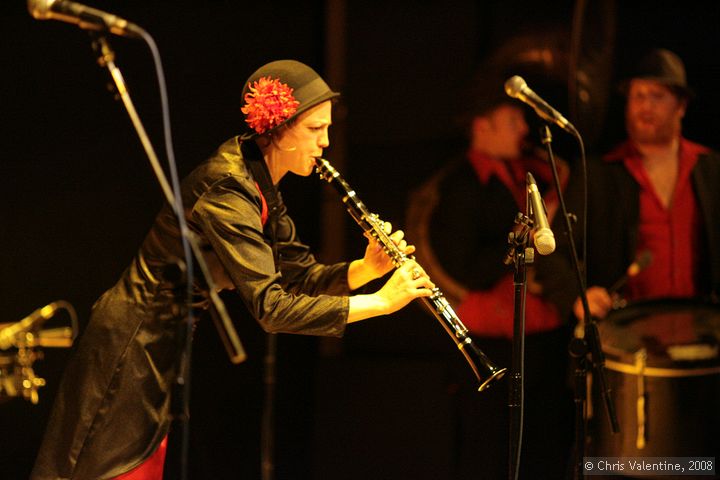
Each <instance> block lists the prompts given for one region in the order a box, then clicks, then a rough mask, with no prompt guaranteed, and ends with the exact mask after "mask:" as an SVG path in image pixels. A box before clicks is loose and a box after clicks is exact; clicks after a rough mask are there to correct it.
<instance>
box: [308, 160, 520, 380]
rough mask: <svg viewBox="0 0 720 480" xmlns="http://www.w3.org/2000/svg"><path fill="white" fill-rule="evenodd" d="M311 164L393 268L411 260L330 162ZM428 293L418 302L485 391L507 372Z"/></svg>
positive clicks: (436, 293)
mask: <svg viewBox="0 0 720 480" xmlns="http://www.w3.org/2000/svg"><path fill="white" fill-rule="evenodd" d="M315 163H316V170H317V173H318V174H319V175H320V178H321V179H323V180H326V181H327V182H328V183H330V184H331V185H332V186H333V187H334V188H335V190H337V192H338V193H339V194H340V196H341V197H342V202H343V203H344V204H345V208H346V209H347V211H348V213H349V214H350V216H351V217H352V218H353V219H354V220H355V222H357V224H358V225H360V227H361V228H362V229H363V231H365V232H366V233H369V234H370V235H371V236H372V237H373V238H374V239H375V240H376V241H377V242H378V243H379V244H380V246H381V247H382V249H383V250H384V251H385V253H387V255H388V256H389V257H390V259H391V260H392V262H393V264H394V265H395V268H398V267H400V266H401V265H402V264H404V263H405V262H407V261H408V260H410V259H413V260H414V258H412V257H409V256H407V255H405V253H404V252H403V251H401V250H400V249H399V248H398V246H397V245H396V244H395V242H393V241H392V239H391V238H390V236H389V235H388V234H387V233H385V230H384V229H383V223H384V222H383V221H382V220H381V219H380V218H379V217H378V215H377V214H374V213H370V212H369V211H368V209H367V208H366V207H365V204H364V203H363V202H362V200H360V198H358V196H357V194H356V193H355V191H354V190H353V189H352V188H350V185H348V184H347V182H345V180H344V179H343V178H342V177H341V176H340V174H339V173H338V171H337V170H335V168H334V167H333V166H332V165H330V162H328V161H327V160H325V159H324V158H320V157H316V158H315ZM432 292H433V293H432V296H430V297H423V298H421V299H420V300H422V302H423V304H424V305H425V307H426V308H427V310H429V311H430V313H432V314H433V316H435V318H437V320H438V321H439V322H440V324H441V325H442V326H443V328H444V329H445V331H446V332H447V334H448V335H450V337H451V338H452V339H453V341H454V342H455V345H456V346H457V347H458V349H459V350H460V352H462V354H463V356H464V357H465V359H466V360H467V362H468V364H469V365H470V367H471V368H472V371H473V373H474V374H475V376H476V377H477V380H478V382H480V387H479V388H478V391H483V390H485V389H486V388H487V387H489V386H490V385H491V384H492V383H493V382H495V381H496V380H499V379H500V378H502V377H503V375H505V372H506V370H507V369H506V368H498V367H497V366H495V365H494V364H493V362H492V361H490V359H489V358H488V357H487V355H485V353H483V351H482V350H480V349H479V348H478V347H477V346H475V344H474V343H473V341H472V339H471V338H470V337H469V336H468V329H467V327H465V325H463V323H462V321H460V318H459V317H458V316H457V314H456V313H455V310H453V308H452V306H451V305H450V304H449V303H448V301H447V300H446V299H445V296H444V295H443V293H442V292H441V291H440V289H439V288H437V287H436V288H434V289H433V290H432Z"/></svg>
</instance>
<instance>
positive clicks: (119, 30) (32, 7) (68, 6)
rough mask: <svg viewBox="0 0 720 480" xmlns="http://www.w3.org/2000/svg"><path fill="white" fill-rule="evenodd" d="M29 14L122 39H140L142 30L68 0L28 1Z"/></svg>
mask: <svg viewBox="0 0 720 480" xmlns="http://www.w3.org/2000/svg"><path fill="white" fill-rule="evenodd" d="M27 7H28V12H30V15H32V16H33V17H35V18H36V19H38V20H51V19H52V20H60V21H62V22H68V23H74V24H77V25H78V26H79V27H80V28H83V29H85V30H101V31H104V30H107V31H109V32H111V33H114V34H115V35H120V36H122V37H132V38H140V37H141V36H142V34H141V33H142V28H140V27H139V26H137V25H135V24H134V23H130V22H128V21H127V20H125V19H123V18H120V17H118V16H115V15H112V14H110V13H107V12H103V11H102V10H97V9H95V8H91V7H88V6H85V5H82V4H80V3H76V2H70V1H67V0H28V2H27Z"/></svg>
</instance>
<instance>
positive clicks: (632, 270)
mask: <svg viewBox="0 0 720 480" xmlns="http://www.w3.org/2000/svg"><path fill="white" fill-rule="evenodd" d="M652 260H653V258H652V252H650V250H643V251H642V252H640V253H638V254H637V256H636V257H635V261H634V262H633V263H631V264H630V266H629V267H628V269H627V270H626V271H625V274H624V275H623V276H622V277H620V278H619V279H618V281H617V282H615V283H614V284H613V286H612V287H610V288H608V294H610V295H612V294H613V293H615V292H617V291H618V290H620V289H621V288H622V287H623V286H624V285H625V283H627V281H628V280H630V279H631V278H632V277H634V276H636V275H637V274H638V273H640V272H642V271H643V270H645V269H646V268H647V267H648V266H650V264H651V263H652Z"/></svg>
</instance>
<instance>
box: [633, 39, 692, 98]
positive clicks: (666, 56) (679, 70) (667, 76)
mask: <svg viewBox="0 0 720 480" xmlns="http://www.w3.org/2000/svg"><path fill="white" fill-rule="evenodd" d="M633 79H642V80H652V81H655V82H658V83H661V84H663V85H665V86H667V87H669V88H671V89H672V90H673V91H675V93H677V94H678V95H679V96H681V97H684V98H686V99H689V98H692V97H693V96H694V93H693V91H692V89H690V87H688V84H687V76H686V74H685V65H684V64H683V61H682V60H681V59H680V57H678V56H677V55H676V54H674V53H673V52H671V51H670V50H666V49H664V48H657V49H654V50H651V51H650V52H648V53H647V54H646V55H645V56H644V57H643V58H642V59H641V60H640V62H639V63H638V64H637V66H636V68H635V70H634V71H633V73H632V75H631V76H630V77H629V78H627V79H625V80H624V81H623V82H622V83H621V84H620V91H621V92H622V93H624V94H627V91H628V88H629V86H630V81H631V80H633Z"/></svg>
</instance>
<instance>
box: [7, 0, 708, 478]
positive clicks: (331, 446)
mask: <svg viewBox="0 0 720 480" xmlns="http://www.w3.org/2000/svg"><path fill="white" fill-rule="evenodd" d="M598 3H602V4H603V5H604V7H598ZM583 5H585V6H586V7H587V8H589V9H591V10H592V9H595V8H597V9H598V10H597V11H595V13H594V14H592V15H589V16H588V19H587V20H586V22H585V23H584V24H583V28H582V29H580V30H578V27H577V25H578V23H576V22H573V15H574V13H575V12H576V11H577V8H579V6H583ZM608 5H609V6H610V7H608ZM613 5H614V3H613V2H596V3H593V2H577V3H576V2H572V1H560V2H540V1H531V0H522V1H515V2H507V3H506V2H502V3H501V2H483V1H470V0H464V1H457V2H446V1H444V2H441V1H435V0H433V1H430V0H420V1H417V0H416V1H409V0H403V1H398V2H380V1H377V0H369V1H362V2H360V1H357V2H351V1H347V2H344V3H341V2H333V1H330V0H328V2H322V1H310V2H273V1H265V2H237V1H231V0H225V1H221V0H205V1H203V2H190V1H184V0H183V1H174V2H160V1H140V0H133V1H107V2H94V4H93V6H95V7H97V8H101V9H104V10H106V11H111V12H113V13H115V14H118V15H120V16H122V17H124V18H128V19H130V20H132V21H133V22H135V23H137V24H139V25H141V26H143V27H144V28H145V29H146V30H147V31H149V32H150V33H151V34H152V35H153V37H154V38H155V40H156V42H157V44H158V47H159V49H160V52H161V55H162V59H163V63H164V67H165V75H166V79H167V85H168V89H169V98H170V110H171V117H172V126H173V137H174V146H175V152H176V158H177V162H178V167H179V169H180V171H181V173H186V172H188V171H189V170H190V169H191V168H192V167H193V166H194V165H196V164H197V163H199V162H200V161H201V160H202V159H203V158H204V157H206V156H207V155H208V154H209V153H211V151H212V150H213V149H214V148H215V147H216V146H217V145H219V144H220V143H221V142H222V141H224V140H225V139H226V138H228V137H230V136H232V135H234V134H236V133H237V131H238V129H239V124H240V121H241V119H240V113H239V106H240V92H241V90H242V83H243V81H244V80H245V79H246V78H247V76H248V75H249V74H250V73H252V71H253V70H255V68H257V67H258V66H260V65H262V64H263V63H266V62H267V61H270V60H274V59H279V58H295V59H298V60H301V61H304V62H306V63H308V64H310V65H312V66H313V67H315V68H316V69H317V70H318V71H319V72H321V73H322V72H338V71H339V72H341V73H340V74H339V75H338V74H333V75H329V76H328V78H329V79H330V83H331V85H332V86H333V87H334V88H335V89H337V90H340V91H342V92H343V100H342V103H341V104H340V105H338V107H337V108H336V110H335V123H336V126H335V127H334V130H335V132H336V135H338V137H337V138H335V139H334V141H335V146H334V147H332V148H330V149H329V150H328V152H327V153H326V156H327V158H329V159H331V160H333V158H337V159H338V162H341V163H340V164H341V165H342V166H343V168H342V171H343V173H344V176H345V177H346V179H347V180H348V181H349V182H350V183H351V185H352V186H353V187H354V188H355V189H356V191H357V192H358V193H359V194H360V196H361V198H362V199H363V200H364V201H365V203H366V204H368V205H369V206H370V208H371V209H372V210H374V211H377V212H378V213H381V214H382V216H383V217H384V218H385V219H387V220H391V221H392V222H393V223H395V224H396V225H402V223H403V217H404V212H405V208H406V205H407V202H408V195H409V192H411V191H412V189H413V188H414V187H415V186H417V185H419V184H420V183H421V182H422V180H423V179H425V178H426V177H427V176H428V175H429V174H430V172H432V171H433V170H434V169H435V168H437V167H438V166H439V165H441V164H442V162H443V160H444V159H445V158H447V157H449V156H450V155H452V153H454V152H455V151H456V150H457V149H459V148H462V141H461V136H460V135H459V134H458V132H459V130H458V127H457V124H456V122H455V115H454V114H455V113H456V112H457V111H458V110H459V109H460V108H461V107H462V102H463V99H464V97H463V96H462V95H461V92H462V91H463V87H464V86H465V85H466V84H467V81H468V79H469V78H470V77H471V75H472V73H473V71H474V70H475V69H476V68H477V66H478V65H479V64H480V63H481V61H483V59H485V58H486V57H488V56H489V55H491V54H492V53H493V52H494V51H496V49H498V48H499V47H501V46H502V45H504V44H505V42H506V41H507V40H508V39H510V38H511V37H516V36H526V37H530V38H534V39H536V40H537V42H536V45H537V46H543V45H549V47H548V48H549V50H550V51H551V52H553V55H554V57H553V58H555V59H556V60H557V61H556V62H555V63H553V65H552V66H551V67H549V68H547V69H545V70H543V71H541V72H540V74H539V75H537V76H536V77H532V78H534V79H535V78H537V79H538V82H537V83H533V84H531V87H533V88H534V90H535V91H536V92H538V93H539V94H540V95H543V96H545V97H546V98H547V99H548V100H550V101H551V103H553V104H554V105H555V106H557V107H558V109H560V110H562V111H565V112H570V114H569V115H570V118H571V120H572V121H573V122H575V123H576V125H578V126H579V127H580V131H581V133H583V135H584V136H585V137H586V139H587V140H588V147H590V149H591V150H604V149H606V148H608V147H609V146H610V145H611V144H612V143H614V142H615V141H617V140H619V139H620V137H621V135H622V110H621V108H622V103H621V99H620V98H619V97H618V96H617V95H616V94H615V93H614V85H615V84H616V81H617V79H619V78H622V76H623V74H624V72H626V71H627V70H628V68H630V67H631V66H632V65H633V63H634V62H635V61H636V60H637V58H638V56H639V55H641V53H642V52H643V51H645V50H646V49H648V48H650V47H655V46H662V47H666V48H670V49H672V50H674V51H676V52H677V53H678V54H680V56H681V57H683V59H684V60H685V62H686V66H687V70H688V77H689V82H690V84H691V85H692V86H693V88H694V89H695V91H696V93H697V100H696V101H695V102H694V103H692V104H691V106H690V109H689V111H688V115H687V120H686V122H685V131H686V135H687V136H688V137H689V138H690V139H692V140H696V141H700V142H703V143H705V144H708V145H710V146H712V147H719V146H720V141H719V140H718V133H720V119H719V118H718V116H717V115H716V111H717V108H718V106H720V99H719V98H718V95H719V94H718V89H717V88H716V83H717V80H718V77H719V75H718V72H720V57H718V56H717V54H716V53H717V51H718V47H720V39H719V38H718V35H717V34H716V28H717V25H718V24H720V11H719V10H720V6H718V5H716V4H715V3H711V2H680V1H669V2H656V1H655V2H651V1H633V2H618V5H617V6H615V8H612V6H613ZM331 7H333V8H331ZM337 7H344V15H341V16H340V17H338V16H334V15H329V12H333V11H335V10H334V8H337ZM593 11H594V10H593ZM337 32H340V33H341V35H340V36H338V33H337ZM573 32H574V33H575V34H578V33H579V34H580V35H579V38H580V41H579V43H577V42H576V43H575V44H574V45H578V44H579V45H582V46H583V49H582V51H583V52H584V53H583V54H581V55H580V57H575V58H580V63H581V64H584V65H586V66H588V70H589V71H592V68H593V65H598V64H601V66H602V69H601V73H602V74H597V75H593V76H592V79H593V81H591V82H590V84H589V85H590V88H591V90H590V93H591V95H590V104H589V106H588V105H586V106H585V107H583V108H576V107H573V105H575V102H576V97H571V96H569V95H568V91H569V89H568V85H572V84H569V82H570V79H571V78H573V77H572V76H571V74H570V72H571V69H570V68H569V67H570V66H571V64H572V62H571V61H569V60H568V58H570V59H572V55H571V54H570V52H571V51H572V48H571V47H572V45H573V41H572V40H573V38H578V37H573V36H572V34H573ZM598 32H603V33H602V34H599V33H598ZM608 32H609V33H608ZM608 35H609V36H608ZM548 38H550V40H547V39H548ZM598 39H609V40H610V41H607V42H605V41H602V42H598ZM110 41H111V44H112V46H113V47H114V49H115V51H116V53H117V57H116V63H117V65H118V66H119V67H120V68H121V69H122V72H123V74H124V76H125V79H126V81H127V83H128V85H129V88H130V93H131V95H132V97H133V99H134V101H135V104H136V107H137V109H138V111H139V113H140V115H141V117H142V118H143V121H144V122H145V125H146V128H147V130H148V132H149V134H150V136H151V138H152V140H153V144H154V145H155V148H156V149H157V151H158V154H159V156H160V157H161V159H164V158H165V155H164V148H163V146H162V145H163V142H162V139H161V136H160V135H161V127H160V119H161V117H160V106H159V99H158V88H157V80H156V77H155V75H154V71H153V66H152V63H151V57H150V54H149V52H148V49H147V48H146V47H145V46H144V45H143V44H142V43H141V42H137V41H131V40H127V39H123V38H117V37H113V38H111V39H110ZM598 43H599V44H598ZM333 49H334V50H333ZM338 49H339V51H340V54H339V56H338ZM331 51H334V52H335V54H334V55H333V54H331V53H329V52H331ZM338 58H340V60H338ZM603 62H607V66H605V64H604V63H603ZM0 65H1V66H2V74H1V75H0V115H1V121H0V152H1V153H0V181H1V182H2V189H1V190H0V215H1V216H0V252H2V256H1V257H0V258H1V259H2V262H1V265H2V268H0V287H1V288H0V312H2V313H1V314H0V323H1V322H14V321H17V320H19V319H21V318H23V317H24V316H25V315H27V314H29V313H30V312H32V311H33V310H34V309H36V308H38V307H41V306H43V305H45V304H46V303H49V302H50V301H53V300H56V299H65V300H68V301H70V302H71V303H72V304H73V305H74V306H75V308H76V309H77V311H78V315H79V317H80V320H81V323H84V321H86V320H87V318H88V315H89V310H90V307H91V305H92V303H93V302H94V300H95V299H96V298H97V297H98V296H99V295H100V294H101V293H102V292H103V291H104V290H106V289H107V288H109V287H110V286H111V285H112V284H113V283H114V281H115V280H116V279H117V278H118V276H119V275H120V273H121V272H122V270H123V269H124V267H125V266H126V265H127V264H128V263H129V262H130V259H131V258H132V256H133V254H134V253H135V251H136V249H137V247H138V245H139V243H140V242H141V241H142V238H143V236H144V234H145V232H146V230H147V229H148V226H149V225H150V223H151V222H152V219H153V217H154V215H155V213H156V212H157V210H158V209H159V207H160V204H161V195H160V191H159V188H158V187H157V183H156V181H155V179H154V177H153V174H152V171H151V170H150V168H149V164H148V162H147V160H146V157H145V155H144V152H143V150H142V148H141V145H140V143H139V141H138V140H137V137H136V135H135V133H134V130H133V129H132V126H131V124H130V121H129V120H128V118H127V115H126V113H125V111H124V109H123V108H122V105H121V104H120V103H119V102H116V101H115V100H114V99H113V94H112V93H111V92H109V91H108V90H107V89H106V85H107V84H108V81H109V78H108V75H107V72H106V71H105V70H103V69H101V68H100V67H99V66H98V65H97V63H96V61H95V58H94V55H93V52H92V50H91V48H90V42H89V39H88V36H87V34H85V33H84V32H82V31H80V30H79V29H77V28H76V27H74V26H71V25H68V24H65V23H60V22H55V21H47V22H39V21H36V20H33V19H32V18H31V17H30V16H29V15H28V14H27V12H26V8H25V2H21V1H14V0H12V1H10V0H6V1H4V2H2V6H0ZM605 76H606V77H607V78H608V81H603V78H604V77H605ZM333 78H335V79H336V80H337V82H336V83H333V82H332V79H333ZM570 91H572V89H570ZM603 105H605V106H607V114H605V112H604V110H603V108H602V106H603ZM573 113H574V115H572V114H573ZM340 132H342V133H343V135H342V136H341V135H340V134H339V133H340ZM562 137H563V134H562V133H561V132H556V138H557V142H558V148H559V149H560V151H561V152H562V153H563V154H564V155H565V156H566V157H567V158H569V159H570V160H572V159H573V156H574V155H576V149H575V147H574V145H573V144H571V143H570V144H567V143H565V142H567V141H566V140H565V139H563V138H562ZM334 155H336V157H334ZM282 190H283V194H284V196H285V200H286V202H287V203H288V205H289V208H290V212H291V214H292V215H293V217H294V218H295V219H296V222H297V223H298V226H299V229H300V232H301V235H302V237H303V238H304V240H305V241H306V242H308V243H309V244H310V245H312V246H314V247H316V248H317V249H318V250H322V252H327V251H329V250H332V245H329V243H333V242H336V243H337V244H339V245H342V246H343V248H344V249H345V251H346V252H347V255H348V256H349V257H351V258H355V257H359V256H360V255H361V254H362V249H363V240H362V236H361V235H360V232H359V230H357V228H356V227H355V226H354V225H350V224H349V223H348V224H346V225H345V226H343V225H338V224H337V222H334V223H332V224H327V223H324V222H323V216H322V214H321V212H322V211H323V210H322V209H323V207H324V205H325V204H324V202H323V198H324V197H323V192H324V187H322V186H321V184H320V182H319V181H318V180H317V179H316V178H312V179H296V178H292V179H291V178H288V179H286V180H284V181H283V184H282ZM321 231H325V232H326V236H325V237H323V236H321V234H320V232H321ZM327 232H329V233H327ZM327 256H328V257H330V256H332V255H331V254H327ZM320 257H321V258H323V253H321V254H320ZM227 301H228V304H229V306H230V308H231V310H232V311H234V312H235V313H236V314H237V318H242V316H241V315H240V313H238V312H237V311H238V310H239V305H237V304H236V300H235V299H233V298H228V299H227ZM61 317H62V315H58V319H56V320H54V321H61V320H62V318H61ZM238 328H239V330H240V333H241V336H242V339H243V342H244V344H245V345H246V348H247V349H248V351H249V353H250V359H249V360H248V362H246V363H245V364H243V365H240V366H231V365H230V364H229V362H228V361H227V360H226V358H225V354H224V352H223V351H222V349H221V347H220V344H219V342H218V340H217V338H216V334H215V332H214V330H213V329H212V326H211V324H210V322H201V325H200V327H199V328H198V332H197V340H196V355H195V361H196V365H195V367H196V368H195V372H196V375H195V379H196V381H195V390H194V393H193V401H194V402H195V403H194V405H197V406H198V408H196V410H197V412H196V413H193V424H194V425H196V429H197V431H198V433H197V436H196V437H194V438H196V440H194V442H195V443H194V444H193V451H192V452H193V455H192V460H191V463H192V464H193V469H194V470H193V471H194V474H195V475H194V478H257V472H258V462H259V461H258V448H259V447H258V443H259V441H258V433H257V432H258V425H257V422H258V418H259V411H260V410H259V408H260V402H261V395H260V393H261V387H260V363H261V360H262V352H263V341H264V340H263V336H262V333H261V332H260V331H259V328H258V327H257V326H256V325H255V324H254V323H253V322H250V321H246V320H239V321H238ZM452 347H453V346H452V342H450V341H449V339H447V338H445V334H444V333H443V332H442V330H441V329H440V328H439V326H438V325H436V323H435V321H434V320H433V319H432V318H431V317H430V316H427V315H425V314H423V313H421V312H420V310H419V308H417V307H416V306H414V305H413V306H410V307H408V308H407V309H406V310H404V311H403V312H401V313H398V314H396V315H393V316H392V317H390V318H379V319H372V320H368V321H366V322H363V323H361V324H358V325H353V326H351V327H350V328H349V329H348V333H347V335H346V337H345V339H344V340H343V341H342V342H332V341H321V340H318V339H314V338H307V337H289V336H281V337H280V356H279V368H280V371H279V379H278V380H279V392H278V402H279V404H278V431H279V433H278V438H277V442H278V449H277V451H278V454H277V469H278V478H318V479H325V478H328V479H329V478H413V479H421V478H433V479H441V478H450V473H449V472H450V471H451V463H452V437H453V431H454V430H453V413H452V408H451V406H450V403H451V402H450V397H451V388H450V386H449V383H448V372H447V371H446V368H447V367H446V364H445V363H444V362H442V361H438V360H437V359H438V358H443V357H444V356H445V355H446V354H447V353H448V352H449V351H451V350H452ZM68 353H69V350H51V349H46V350H45V358H44V359H43V360H39V361H37V362H36V364H35V365H34V367H35V370H36V373H37V374H38V375H40V376H42V377H44V378H46V379H47V382H48V385H47V386H46V387H44V388H42V389H41V390H40V403H39V404H38V405H31V404H30V403H29V402H26V401H23V400H20V399H11V400H7V401H4V402H2V403H0V478H3V479H5V478H7V479H21V478H26V477H27V475H28V472H29V470H30V468H31V465H32V462H33V459H34V455H35V453H36V449H37V446H38V444H39V441H40V437H41V435H42V431H43V427H44V423H45V421H46V418H47V415H48V412H49V409H50V406H51V405H52V401H53V397H54V393H55V391H56V388H57V384H58V382H59V378H60V374H61V372H62V369H63V366H64V364H65V361H66V359H67V356H68ZM0 354H3V355H6V354H9V352H0ZM198 372H200V373H199V374H198ZM466 380H468V381H471V380H472V379H470V378H469V374H468V378H467V379H466ZM480 401H481V400H480ZM200 407H203V408H200ZM568 414H569V415H570V414H571V412H569V413H568ZM549 435H550V432H549ZM208 439H211V441H208ZM549 441H552V439H551V438H550V437H549ZM219 452H222V453H223V454H224V457H223V458H225V459H226V460H225V462H224V463H226V465H222V464H218V462H217V455H218V453H219ZM221 463H222V462H221ZM210 472H212V473H210ZM229 472H233V473H232V476H229V475H230V473H229Z"/></svg>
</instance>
